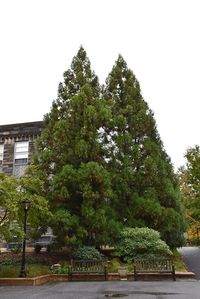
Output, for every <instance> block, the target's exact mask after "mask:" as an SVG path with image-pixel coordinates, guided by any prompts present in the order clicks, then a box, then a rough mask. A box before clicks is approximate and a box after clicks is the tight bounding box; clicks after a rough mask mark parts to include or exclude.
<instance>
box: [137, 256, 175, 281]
mask: <svg viewBox="0 0 200 299" xmlns="http://www.w3.org/2000/svg"><path fill="white" fill-rule="evenodd" d="M145 273H159V274H162V273H169V274H171V275H172V278H173V280H174V281H175V280H176V275H175V267H174V263H173V261H172V260H171V259H161V258H157V259H135V260H134V279H135V280H138V274H145Z"/></svg>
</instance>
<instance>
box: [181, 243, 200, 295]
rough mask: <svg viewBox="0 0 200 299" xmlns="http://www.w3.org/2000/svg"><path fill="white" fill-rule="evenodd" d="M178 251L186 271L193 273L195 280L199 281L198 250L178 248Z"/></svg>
mask: <svg viewBox="0 0 200 299" xmlns="http://www.w3.org/2000/svg"><path fill="white" fill-rule="evenodd" d="M178 251H179V252H180V254H181V255H182V257H183V260H184V261H185V263H186V265H187V268H188V271H191V272H194V273H195V274H196V278H197V279H200V248H197V247H182V248H179V249H178ZM199 297H200V295H199Z"/></svg>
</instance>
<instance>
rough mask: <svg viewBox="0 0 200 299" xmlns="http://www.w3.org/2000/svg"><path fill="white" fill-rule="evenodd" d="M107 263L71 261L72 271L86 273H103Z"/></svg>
mask: <svg viewBox="0 0 200 299" xmlns="http://www.w3.org/2000/svg"><path fill="white" fill-rule="evenodd" d="M105 266H106V262H105V261H102V260H100V261H93V260H71V270H72V271H80V272H81V271H85V272H90V271H91V272H92V271H93V272H94V271H97V272H103V271H104V270H105Z"/></svg>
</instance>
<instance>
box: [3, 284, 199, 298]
mask: <svg viewBox="0 0 200 299" xmlns="http://www.w3.org/2000/svg"><path fill="white" fill-rule="evenodd" d="M117 297H119V298H125V299H126V298H127V299H169V298H170V299H199V298H200V281H176V282H172V281H157V282H156V281H149V282H147V281H136V282H135V281H113V282H110V281H102V282H101V281H98V282H66V283H57V284H49V285H43V286H35V287H28V286H26V287H24V286H18V287H16V286H15V287H0V298H1V299H106V298H117Z"/></svg>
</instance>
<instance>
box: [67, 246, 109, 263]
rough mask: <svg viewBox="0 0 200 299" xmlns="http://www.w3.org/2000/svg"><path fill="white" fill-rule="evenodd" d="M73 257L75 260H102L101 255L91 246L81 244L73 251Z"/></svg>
mask: <svg viewBox="0 0 200 299" xmlns="http://www.w3.org/2000/svg"><path fill="white" fill-rule="evenodd" d="M73 258H74V259H77V260H93V261H97V260H102V258H103V255H102V254H101V253H100V252H99V251H98V250H97V249H96V248H95V247H93V246H81V247H79V248H78V249H76V250H75V251H74V252H73Z"/></svg>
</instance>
